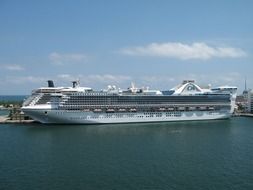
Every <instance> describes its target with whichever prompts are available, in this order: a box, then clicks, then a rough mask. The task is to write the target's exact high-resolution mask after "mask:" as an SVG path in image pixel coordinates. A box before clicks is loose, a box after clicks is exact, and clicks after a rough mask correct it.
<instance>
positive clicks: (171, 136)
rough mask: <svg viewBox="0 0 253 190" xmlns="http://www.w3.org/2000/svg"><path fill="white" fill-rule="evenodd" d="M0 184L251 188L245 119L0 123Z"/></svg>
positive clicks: (252, 159)
mask: <svg viewBox="0 0 253 190" xmlns="http://www.w3.org/2000/svg"><path fill="white" fill-rule="evenodd" d="M0 189H7V190H8V189H18V190H21V189H24V190H29V189H32V190H34V189H61V190H65V189H66V190H69V189H95V190H96V189H99V190H100V189H120V190H121V189H136V190H139V189H187V190H189V189H194V190H196V189H215V190H220V189H236V190H240V189H253V118H232V119H230V120H220V121H208V122H207V121H204V122H179V123H162V124H124V125H118V124H114V125H73V126H69V125H68V126H67V125H59V126H54V125H50V126H47V125H41V124H32V125H31V124H30V125H10V124H4V125H0Z"/></svg>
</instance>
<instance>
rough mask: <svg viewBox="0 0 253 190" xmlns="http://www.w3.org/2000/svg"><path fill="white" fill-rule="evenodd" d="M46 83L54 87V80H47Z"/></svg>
mask: <svg viewBox="0 0 253 190" xmlns="http://www.w3.org/2000/svg"><path fill="white" fill-rule="evenodd" d="M47 83H48V87H51V88H53V87H54V81H52V80H48V81H47Z"/></svg>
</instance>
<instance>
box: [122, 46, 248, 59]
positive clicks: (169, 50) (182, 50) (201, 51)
mask: <svg viewBox="0 0 253 190" xmlns="http://www.w3.org/2000/svg"><path fill="white" fill-rule="evenodd" d="M120 52H121V53H123V54H126V55H134V56H156V57H168V58H176V59H181V60H189V59H201V60H208V59H211V58H238V57H245V56H246V55H247V54H246V52H244V51H243V50H242V49H239V48H233V47H212V46H209V45H207V44H206V43H204V42H195V43H192V44H190V45H189V44H183V43H179V42H168V43H152V44H149V45H147V46H137V47H130V48H124V49H121V50H120Z"/></svg>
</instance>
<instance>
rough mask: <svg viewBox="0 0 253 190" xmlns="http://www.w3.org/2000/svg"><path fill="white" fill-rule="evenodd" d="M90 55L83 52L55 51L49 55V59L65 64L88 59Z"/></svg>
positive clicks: (58, 63)
mask: <svg viewBox="0 0 253 190" xmlns="http://www.w3.org/2000/svg"><path fill="white" fill-rule="evenodd" d="M87 58H88V56H87V55H85V54H81V53H66V54H62V53H57V52H53V53H51V54H50V55H49V59H50V61H51V62H52V63H53V64H56V65H64V64H72V63H81V62H85V61H87Z"/></svg>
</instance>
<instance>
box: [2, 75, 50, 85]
mask: <svg viewBox="0 0 253 190" xmlns="http://www.w3.org/2000/svg"><path fill="white" fill-rule="evenodd" d="M47 80H48V78H46V77H40V76H8V77H6V78H5V81H6V82H7V83H12V84H18V85H20V84H22V85H23V84H27V83H30V84H31V83H34V84H44V83H45V82H46V81H47Z"/></svg>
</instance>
